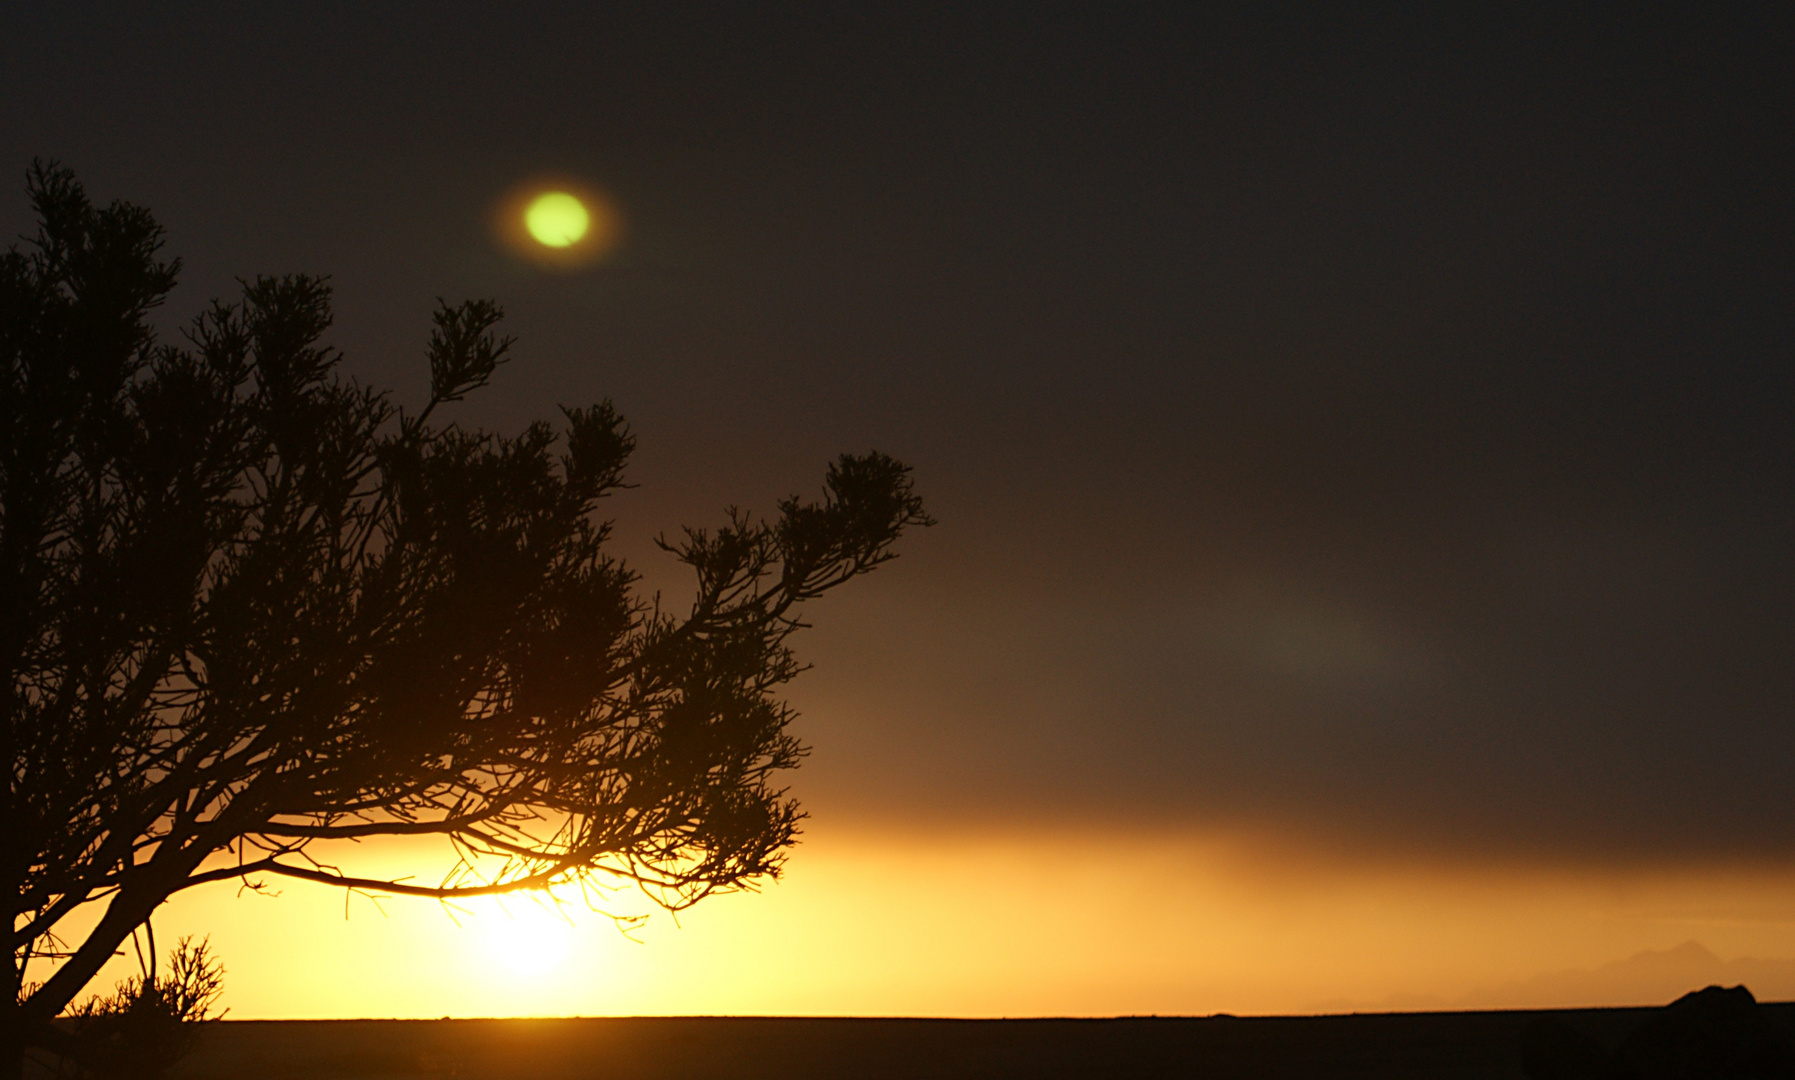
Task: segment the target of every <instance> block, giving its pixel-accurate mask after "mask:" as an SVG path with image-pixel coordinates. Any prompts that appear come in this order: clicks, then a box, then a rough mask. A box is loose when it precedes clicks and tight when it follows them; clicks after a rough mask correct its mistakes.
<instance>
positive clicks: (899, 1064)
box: [175, 1004, 1795, 1080]
mask: <svg viewBox="0 0 1795 1080" xmlns="http://www.w3.org/2000/svg"><path fill="white" fill-rule="evenodd" d="M1666 1011H1667V1010H1665V1009H1652V1008H1626V1009H1577V1010H1545V1011H1509V1012H1458V1013H1378V1014H1354V1015H1350V1016H1316V1017H1224V1016H1217V1017H1210V1018H1191V1017H1163V1018H1162V1017H1124V1018H1116V1019H1103V1020H1069V1019H1042V1020H928V1019H852V1018H786V1017H666V1018H662V1017H634V1018H609V1019H561V1020H347V1021H231V1022H223V1023H219V1024H216V1025H213V1026H211V1027H210V1028H209V1030H208V1031H207V1032H206V1034H205V1036H204V1039H203V1042H202V1044H201V1046H200V1048H199V1050H198V1051H197V1052H196V1053H195V1054H194V1055H193V1056H192V1057H191V1058H190V1059H188V1061H187V1062H186V1063H185V1064H184V1065H183V1066H182V1068H181V1069H180V1070H179V1071H178V1072H177V1073H176V1074H175V1075H176V1077H177V1078H178V1080H225V1078H227V1077H228V1078H232V1080H235V1078H240V1077H249V1078H253V1080H289V1078H292V1080H298V1078H301V1077H304V1078H307V1080H312V1078H318V1080H375V1078H379V1080H406V1078H413V1077H418V1078H422V1077H451V1076H452V1077H459V1078H470V1080H485V1078H491V1080H501V1078H505V1080H509V1078H514V1077H515V1078H524V1077H528V1078H530V1080H561V1078H566V1080H573V1078H576V1077H578V1078H587V1077H607V1078H617V1080H661V1078H668V1080H672V1078H680V1080H707V1078H711V1077H717V1078H724V1077H727V1078H729V1080H756V1078H760V1077H766V1078H768V1080H773V1078H777V1080H807V1078H811V1077H852V1078H856V1080H879V1078H885V1077H891V1078H897V1077H906V1078H908V1077H930V1078H959V1077H967V1078H971V1077H1007V1076H1025V1077H1042V1078H1051V1077H1080V1078H1090V1077H1161V1076H1164V1077H1173V1076H1176V1077H1196V1078H1208V1077H1214V1078H1231V1077H1242V1078H1248V1077H1251V1078H1254V1080H1279V1078H1284V1077H1289V1078H1293V1080H1294V1078H1302V1080H1321V1078H1329V1077H1367V1078H1371V1077H1376V1078H1379V1080H1396V1078H1402V1077H1427V1078H1430V1080H1443V1078H1444V1080H1450V1078H1457V1077H1466V1078H1470V1077H1478V1078H1509V1077H1512V1078H1517V1080H1518V1078H1522V1077H1526V1076H1527V1075H1528V1072H1527V1069H1526V1067H1525V1065H1524V1062H1523V1043H1524V1040H1525V1037H1526V1035H1527V1032H1528V1030H1529V1028H1530V1027H1534V1026H1535V1025H1538V1024H1540V1023H1541V1022H1542V1021H1550V1022H1551V1023H1552V1024H1554V1025H1561V1026H1562V1027H1563V1028H1564V1029H1568V1030H1570V1031H1573V1032H1575V1033H1576V1034H1577V1035H1578V1036H1580V1037H1581V1038H1584V1039H1587V1040H1590V1041H1591V1042H1593V1043H1594V1044H1596V1045H1599V1046H1601V1047H1603V1048H1606V1049H1608V1050H1612V1049H1613V1048H1617V1047H1620V1046H1622V1045H1623V1044H1625V1043H1627V1041H1628V1040H1629V1038H1630V1037H1632V1036H1633V1035H1634V1034H1635V1033H1636V1032H1638V1031H1640V1030H1641V1029H1642V1028H1644V1027H1646V1026H1647V1024H1648V1023H1649V1022H1650V1021H1652V1020H1653V1019H1654V1018H1657V1017H1661V1016H1663V1015H1664V1014H1665V1013H1666ZM1759 1011H1760V1012H1761V1014H1762V1015H1763V1017H1764V1018H1765V1019H1766V1020H1767V1021H1768V1023H1769V1024H1770V1025H1771V1027H1773V1028H1774V1030H1775V1031H1776V1032H1777V1033H1779V1035H1780V1036H1781V1037H1782V1038H1784V1039H1788V1038H1790V1037H1792V1036H1795V1004H1776V1005H1763V1006H1759Z"/></svg>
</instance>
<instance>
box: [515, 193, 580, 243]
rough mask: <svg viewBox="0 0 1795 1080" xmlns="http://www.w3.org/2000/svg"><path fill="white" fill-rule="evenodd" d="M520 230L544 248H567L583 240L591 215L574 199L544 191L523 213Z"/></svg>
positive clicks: (577, 199) (576, 198) (570, 196)
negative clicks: (525, 229)
mask: <svg viewBox="0 0 1795 1080" xmlns="http://www.w3.org/2000/svg"><path fill="white" fill-rule="evenodd" d="M524 227H525V228H527V229H529V230H530V236H531V237H532V238H534V239H535V241H536V242H537V243H538V244H541V245H543V246H544V247H551V248H564V247H571V246H572V245H574V244H577V243H579V242H580V241H581V240H582V239H584V238H585V236H586V232H587V230H588V229H590V228H591V227H592V214H591V213H590V212H589V211H588V210H587V209H586V204H585V203H583V202H581V201H580V200H579V198H578V197H577V196H574V195H570V194H568V193H567V192H565V191H545V192H543V193H542V194H540V195H538V196H536V197H535V198H534V199H532V200H530V205H529V206H528V207H527V208H526V209H525V210H524Z"/></svg>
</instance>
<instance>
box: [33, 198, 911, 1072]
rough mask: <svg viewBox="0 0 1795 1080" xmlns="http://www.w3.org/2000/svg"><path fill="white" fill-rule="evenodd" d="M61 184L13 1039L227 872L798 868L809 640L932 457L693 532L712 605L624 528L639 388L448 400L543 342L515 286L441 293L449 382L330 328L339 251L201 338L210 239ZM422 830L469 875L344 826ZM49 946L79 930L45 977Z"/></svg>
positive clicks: (707, 874) (46, 241)
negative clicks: (652, 559) (410, 393)
mask: <svg viewBox="0 0 1795 1080" xmlns="http://www.w3.org/2000/svg"><path fill="white" fill-rule="evenodd" d="M28 188H29V191H30V195H31V198H32V201H33V204H34V205H35V207H36V210H37V213H38V215H39V219H40V231H39V233H38V235H37V237H36V238H35V240H34V241H32V242H31V243H30V244H28V245H27V247H26V248H25V249H24V250H19V249H17V248H14V249H12V250H10V251H9V252H8V253H7V254H6V255H5V256H4V258H3V259H0V515H3V516H0V610H3V611H4V618H0V655H3V656H4V659H5V662H6V664H7V665H8V667H9V671H8V679H7V681H6V687H5V690H4V693H5V695H6V698H5V702H4V705H5V715H6V725H5V733H4V738H5V740H6V745H5V753H6V758H7V760H8V762H9V763H10V768H11V771H10V781H11V782H10V784H9V788H8V791H7V805H6V817H5V820H6V823H7V827H6V829H5V830H4V833H5V837H4V843H5V845H6V847H5V851H4V861H3V865H4V872H5V874H6V879H7V885H6V889H7V892H6V895H8V896H10V897H12V898H13V908H12V917H13V923H12V925H13V927H14V930H13V939H12V956H13V964H12V966H11V968H10V971H11V978H12V980H13V983H12V988H11V989H12V992H10V993H7V994H5V995H4V998H3V1001H4V1005H5V1007H6V1008H7V1016H6V1032H5V1035H6V1042H7V1045H8V1046H9V1047H12V1048H14V1049H13V1051H12V1060H13V1061H17V1060H18V1057H17V1054H18V1050H17V1049H16V1048H18V1047H20V1046H22V1045H23V1044H24V1043H25V1041H26V1040H28V1039H31V1038H34V1037H36V1035H39V1034H42V1033H43V1032H44V1031H45V1030H46V1025H47V1024H48V1022H49V1021H50V1019H51V1018H52V1017H54V1016H55V1015H56V1014H57V1013H58V1012H60V1011H61V1010H63V1009H64V1008H66V1007H67V1006H68V1005H69V1004H70V1002H72V1001H73V1000H74V999H75V997H76V995H77V994H78V993H79V992H80V991H81V989H82V988H83V987H84V986H85V985H86V984H87V983H88V981H89V980H90V979H92V978H93V976H94V975H95V973H96V972H98V971H99V969H100V966H101V965H102V964H103V963H104V962H105V961H106V959H107V958H109V957H110V956H112V955H113V954H114V951H115V950H116V949H117V948H118V947H119V946H120V944H121V943H122V942H123V941H124V940H125V939H126V938H127V937H129V936H130V935H131V934H132V932H133V931H134V930H135V929H136V928H137V927H139V926H141V925H143V924H144V923H145V922H146V920H148V919H149V918H150V916H151V914H152V912H154V911H155V909H156V908H157V906H158V905H160V904H161V903H162V902H164V901H165V900H166V899H167V898H168V897H169V896H170V895H172V894H173V893H175V892H176V891H178V890H181V889H186V888H190V887H192V886H194V885H198V884H201V883H204V882H210V881H218V880H223V879H232V878H236V879H241V880H242V881H244V882H245V883H249V884H251V885H252V886H259V885H261V884H264V883H266V882H267V881H269V880H270V879H271V878H274V877H277V876H285V877H291V878H298V879H302V880H306V881H314V882H321V883H325V884H329V885H336V886H342V887H348V888H358V889H367V890H377V891H381V892H387V893H406V894H414V895H422V896H433V897H443V898H454V897H463V896H470V895H476V894H482V893H496V892H506V891H511V890H517V889H529V888H540V887H548V886H555V885H564V884H574V885H578V886H580V887H582V888H583V887H586V886H588V885H603V884H604V883H607V882H609V883H631V884H635V885H638V886H640V887H642V888H643V889H644V890H645V891H647V892H649V893H650V894H651V895H652V896H653V897H655V899H656V900H657V901H659V902H660V903H662V904H664V905H666V906H668V907H672V908H679V907H682V906H685V905H688V904H691V903H694V902H696V901H698V900H699V899H702V898H703V897H704V896H706V895H708V894H710V893H712V892H715V891H717V890H720V889H730V888H734V887H740V886H744V885H752V884H753V883H755V882H756V881H759V880H761V879H764V878H768V877H772V876H776V875H777V874H778V872H779V868H780V865H781V861H782V858H783V854H782V853H783V852H784V851H785V849H786V848H787V847H788V845H790V844H791V842H792V840H793V836H794V834H795V831H796V826H797V823H798V820H799V818H800V814H799V812H798V809H797V807H796V805H795V804H794V803H793V802H792V801H791V800H790V799H789V798H787V797H786V796H785V793H784V791H783V789H781V788H780V787H779V786H777V774H778V773H779V771H780V770H784V769H790V768H792V767H794V766H796V765H797V764H798V762H799V760H800V758H801V757H802V756H803V753H804V749H803V747H802V746H801V745H800V744H799V743H798V741H797V740H796V739H795V738H794V737H793V736H792V735H791V734H790V733H789V732H788V730H787V725H788V722H789V721H790V720H791V718H792V713H791V710H790V709H789V707H788V706H787V705H786V704H784V703H783V702H782V701H780V700H779V699H778V698H777V697H776V696H775V691H776V690H777V689H778V688H779V687H780V686H781V684H783V683H785V682H787V681H788V680H790V679H791V678H793V677H794V676H795V675H796V674H797V673H798V671H799V670H800V665H799V664H798V663H797V661H796V660H795V659H794V657H793V654H792V652H791V651H790V649H789V648H788V646H787V642H788V639H789V637H790V635H791V634H792V633H793V632H794V631H795V630H797V629H799V628H800V627H801V626H802V625H803V624H802V623H801V621H800V616H799V611H800V607H801V605H802V604H803V603H804V602H805V601H808V600H811V599H813V598H815V597H817V596H819V595H821V594H822V593H824V592H825V591H827V590H829V589H832V588H834V587H835V586H837V585H840V584H842V583H843V582H846V581H847V580H849V579H851V578H853V577H856V576H858V575H860V574H863V573H865V572H867V571H869V570H871V569H873V568H874V567H876V566H878V565H879V564H881V563H883V562H885V561H887V560H889V559H890V558H892V557H893V551H892V546H893V544H894V542H895V541H896V540H897V539H898V537H899V535H900V534H901V533H902V532H903V531H904V530H905V529H906V528H908V527H911V526H920V525H926V524H929V523H930V522H929V519H928V518H927V517H926V515H925V514H924V513H923V511H922V504H921V502H920V500H919V499H918V497H917V496H916V495H915V493H914V491H913V489H912V485H911V480H910V475H909V470H908V468H907V467H905V466H904V465H902V464H901V463H899V462H897V461H895V460H893V459H891V458H889V457H886V456H884V455H882V454H878V453H869V454H866V455H863V456H843V457H842V458H840V459H839V460H838V461H837V462H835V463H834V464H833V465H832V466H830V468H829V470H828V474H827V479H826V491H825V493H824V495H823V497H822V498H821V499H820V500H818V501H804V500H800V499H797V498H791V499H787V500H784V501H782V502H781V503H780V504H779V514H778V517H777V519H776V520H773V521H761V520H757V519H754V518H752V517H750V516H749V515H747V514H745V513H742V512H740V511H735V510H732V511H730V512H729V514H728V518H727V522H726V523H725V524H724V525H722V526H721V527H718V528H715V529H708V530H707V529H687V530H685V531H684V533H683V534H682V535H681V536H679V537H678V538H677V539H675V540H672V541H668V540H664V539H663V540H662V541H661V544H662V547H663V548H664V549H665V550H667V551H668V552H670V553H672V554H673V555H674V556H675V557H676V558H677V559H679V560H680V561H681V562H683V563H684V564H686V565H687V566H688V567H690V569H691V571H692V572H693V574H694V577H695V580H696V584H695V591H694V599H693V602H692V605H691V608H690V610H689V611H688V612H687V613H685V615H684V616H683V617H679V618H675V617H673V616H672V615H670V614H669V613H667V612H666V611H664V610H662V608H661V606H660V603H659V600H658V598H656V599H653V600H646V599H643V598H640V597H638V596H637V595H636V594H635V592H634V588H635V582H636V578H635V575H634V574H633V573H632V572H631V571H630V570H629V569H627V568H626V567H625V566H624V565H623V564H621V563H620V562H618V561H617V560H616V559H614V558H613V557H611V556H609V555H607V554H606V551H605V545H606V540H607V537H608V535H609V526H608V524H607V523H605V522H603V521H601V520H600V519H599V518H598V517H597V516H596V511H597V509H598V507H599V504H600V502H601V500H602V499H604V498H605V496H606V495H607V494H609V493H610V492H612V491H613V490H615V489H616V488H618V487H619V486H620V485H622V483H623V475H624V473H623V470H624V465H625V462H626V460H627V458H628V457H629V454H630V451H631V449H632V446H633V439H632V437H631V435H630V432H629V430H628V428H627V427H626V426H625V424H624V422H623V420H622V418H621V417H619V415H618V414H617V413H616V411H615V410H613V408H612V407H611V405H610V404H609V403H608V402H606V403H602V404H598V405H595V406H591V407H586V408H569V409H563V410H562V415H561V422H560V424H559V425H558V427H556V426H551V425H549V424H547V423H537V424H533V425H531V426H530V427H529V428H527V429H526V430H525V431H524V432H523V433H522V434H519V435H516V436H501V435H495V434H491V433H487V432H482V431H474V430H466V429H463V428H461V427H458V426H456V425H455V424H453V423H444V422H442V419H441V417H442V414H443V412H444V411H446V410H445V407H446V406H448V405H450V404H451V403H452V402H455V401H457V400H459V399H460V398H461V397H463V396H464V395H465V394H467V393H469V392H471V391H474V390H477V389H479V388H480V387H481V386H483V385H485V384H486V383H487V382H488V381H489V380H490V379H491V377H492V376H493V374H494V372H495V370H496V369H497V368H498V367H499V366H500V365H501V364H503V363H504V362H505V361H506V360H508V359H509V356H510V349H511V346H512V340H511V339H510V338H508V337H503V336H500V335H499V333H498V332H497V330H496V327H497V325H498V323H499V321H500V318H501V312H500V310H499V308H498V306H497V305H496V304H493V303H491V302H488V301H473V302H469V303H464V304H461V305H459V306H450V305H447V304H443V305H442V306H441V307H440V310H438V311H437V312H436V316H435V323H436V326H435V331H434V333H433V334H432V336H431V339H430V342H429V346H428V356H429V362H430V376H431V378H430V398H429V401H428V403H427V404H426V405H425V406H424V407H423V408H422V409H421V410H420V411H418V412H416V413H415V414H411V413H407V412H406V411H404V410H402V409H400V408H398V407H397V406H395V405H394V404H393V403H392V401H391V400H390V399H389V397H388V396H387V395H386V394H385V393H381V392H377V391H374V390H371V389H368V388H366V387H363V386H361V385H359V384H357V383H356V382H355V381H353V380H352V379H349V378H348V377H346V376H345V375H343V374H342V373H341V372H340V370H339V368H338V360H339V354H338V353H337V352H336V351H335V350H333V349H331V348H329V347H327V346H325V345H323V344H321V337H322V335H323V334H324V332H325V330H326V328H327V327H328V326H329V325H330V322H331V312H330V292H329V289H328V288H327V286H326V284H325V283H324V282H323V281H322V280H320V279H317V278H310V277H303V276H295V277H282V278H267V277H261V278H256V279H255V280H253V281H249V282H245V283H244V284H243V292H242V298H241V300H239V301H238V302H236V303H230V304H227V303H221V302H217V301H214V302H213V303H212V305H211V306H210V307H209V308H208V309H207V310H206V311H205V312H204V313H203V314H202V315H200V316H199V317H198V318H197V319H195V320H194V321H193V323H192V324H191V326H190V328H189V329H188V330H187V331H186V341H185V344H183V345H178V346H177V345H171V344H167V343H162V342H159V341H158V340H157V339H156V336H155V334H154V333H153V331H152V328H151V326H150V324H149V322H148V316H149V314H150V312H151V311H152V310H153V309H154V308H156V307H157V306H158V305H159V304H161V303H162V302H163V300H164V298H165V297H166V296H167V294H168V292H169V291H170V289H171V288H172V287H173V286H174V284H175V279H176V275H177V273H178V270H179V263H178V261H167V262H164V261H160V258H159V252H160V249H161V245H162V239H163V234H162V230H161V229H160V227H159V226H158V225H157V224H156V223H155V221H154V220H153V219H152V218H151V216H150V215H149V214H148V213H147V212H146V211H144V210H143V209H141V208H137V207H134V206H130V205H127V204H123V203H114V204H113V205H111V206H109V207H104V208H100V207H96V206H94V205H93V204H92V203H90V201H89V200H88V199H87V197H86V195H85V193H84V191H83V189H82V187H81V186H80V184H79V183H77V181H76V180H75V178H74V177H73V175H72V174H71V173H70V172H68V171H67V170H64V169H61V168H58V167H55V166H53V165H43V164H37V165H34V166H33V168H32V170H31V171H30V173H29V178H28ZM418 834H430V835H438V836H444V837H448V838H449V839H450V840H451V841H452V843H453V844H454V846H455V849H456V850H457V851H458V852H459V854H460V856H461V859H460V861H459V863H458V864H457V866H456V868H455V870H454V871H453V872H451V873H450V874H449V875H448V877H446V878H445V879H443V880H441V881H440V882H439V883H437V884H435V885H428V884H420V883H417V882H415V881H412V880H407V879H400V878H394V879H377V878H363V877H356V876H353V875H347V874H344V873H341V872H339V871H338V870H336V869H335V868H333V867H332V866H330V865H327V864H326V863H324V862H323V861H321V859H320V858H313V857H311V856H310V855H308V850H307V849H308V845H313V844H315V843H317V842H319V841H325V840H331V839H340V838H355V839H367V838H376V837H393V836H404V835H418ZM96 903H103V904H104V910H103V913H102V914H100V916H99V918H98V920H97V921H96V922H94V923H93V924H92V929H91V930H90V931H88V932H87V933H86V935H85V936H84V937H82V938H81V939H80V940H79V941H78V942H74V943H70V942H67V941H65V940H64V938H63V937H62V936H60V933H65V932H66V931H62V928H65V927H67V926H69V925H72V921H71V919H70V917H71V916H72V915H74V914H75V913H77V912H80V911H83V910H84V909H86V908H87V906H88V905H90V904H96ZM33 958H49V959H55V960H60V961H61V963H60V964H59V965H58V966H56V967H55V969H54V971H53V973H51V974H50V975H49V977H48V978H47V979H45V980H44V982H43V983H42V985H41V986H35V987H32V988H29V990H28V989H27V988H26V987H25V986H24V985H23V981H22V980H23V971H24V967H25V964H26V963H27V962H28V961H30V960H32V959H33Z"/></svg>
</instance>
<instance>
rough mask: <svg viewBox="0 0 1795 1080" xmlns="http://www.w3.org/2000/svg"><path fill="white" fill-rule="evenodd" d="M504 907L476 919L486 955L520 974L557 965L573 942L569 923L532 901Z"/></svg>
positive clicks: (530, 974)
mask: <svg viewBox="0 0 1795 1080" xmlns="http://www.w3.org/2000/svg"><path fill="white" fill-rule="evenodd" d="M507 908H508V910H507ZM507 908H500V909H498V910H494V911H490V912H486V913H483V914H482V915H481V917H480V919H479V924H478V925H479V933H480V937H481V938H482V939H483V942H482V943H483V945H484V946H485V950H484V951H485V953H486V955H487V958H488V959H490V960H491V961H492V962H493V963H495V964H496V965H497V966H498V967H500V968H502V969H503V970H505V971H508V972H510V973H511V974H513V975H518V976H524V977H535V976H541V975H546V974H548V973H549V972H550V971H553V970H554V969H555V968H557V967H559V966H560V965H561V963H562V961H563V960H565V959H566V958H567V955H568V953H569V952H570V951H571V949H572V946H573V944H574V937H575V930H574V927H573V925H572V924H571V923H570V922H569V921H568V920H567V919H566V918H565V917H564V916H562V915H561V914H560V913H558V912H555V911H551V910H548V909H546V908H543V907H540V906H537V905H535V904H528V903H525V904H513V905H507Z"/></svg>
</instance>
